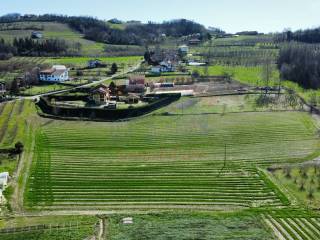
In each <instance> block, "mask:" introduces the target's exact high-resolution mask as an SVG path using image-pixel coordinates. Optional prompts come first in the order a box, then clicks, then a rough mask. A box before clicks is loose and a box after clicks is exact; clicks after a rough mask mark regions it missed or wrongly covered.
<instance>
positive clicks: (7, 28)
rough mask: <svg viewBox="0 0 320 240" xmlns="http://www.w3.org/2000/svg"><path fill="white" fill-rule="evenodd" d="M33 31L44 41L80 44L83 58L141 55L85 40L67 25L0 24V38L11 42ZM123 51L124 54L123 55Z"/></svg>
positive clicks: (42, 23) (139, 50) (127, 49)
mask: <svg viewBox="0 0 320 240" xmlns="http://www.w3.org/2000/svg"><path fill="white" fill-rule="evenodd" d="M33 31H40V32H42V33H43V38H44V39H56V38H57V39H61V40H65V41H67V43H69V44H71V45H74V44H78V43H80V44H81V52H80V54H81V55H84V56H107V55H130V50H132V51H133V52H134V55H136V53H140V54H141V55H142V54H143V50H141V49H140V47H138V46H113V45H110V44H104V43H98V42H95V41H91V40H87V39H85V38H84V34H81V33H80V32H78V31H76V30H74V29H71V28H70V27H69V25H68V24H64V23H57V22H27V21H26V22H13V23H0V38H3V39H4V40H6V41H8V42H12V41H13V40H14V38H25V37H30V36H31V33H32V32H33ZM124 51H125V53H124Z"/></svg>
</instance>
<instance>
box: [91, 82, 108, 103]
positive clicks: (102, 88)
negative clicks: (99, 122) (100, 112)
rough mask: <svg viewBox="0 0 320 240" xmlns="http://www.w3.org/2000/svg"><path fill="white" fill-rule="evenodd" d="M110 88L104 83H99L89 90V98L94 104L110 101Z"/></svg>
mask: <svg viewBox="0 0 320 240" xmlns="http://www.w3.org/2000/svg"><path fill="white" fill-rule="evenodd" d="M110 93H111V91H110V89H109V87H108V86H106V85H104V84H100V85H98V86H96V87H95V88H93V89H92V90H91V100H92V101H94V103H95V104H98V105H102V104H105V103H107V102H108V101H110V98H111V96H110Z"/></svg>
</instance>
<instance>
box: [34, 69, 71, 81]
mask: <svg viewBox="0 0 320 240" xmlns="http://www.w3.org/2000/svg"><path fill="white" fill-rule="evenodd" d="M39 80H40V81H46V82H64V81H67V80H69V70H68V69H67V68H66V66H63V65H54V66H52V68H50V69H46V70H43V71H41V72H40V74H39Z"/></svg>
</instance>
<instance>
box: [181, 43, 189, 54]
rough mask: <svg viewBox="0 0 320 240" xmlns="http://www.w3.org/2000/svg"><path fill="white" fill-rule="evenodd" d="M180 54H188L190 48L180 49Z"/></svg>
mask: <svg viewBox="0 0 320 240" xmlns="http://www.w3.org/2000/svg"><path fill="white" fill-rule="evenodd" d="M179 52H181V53H183V54H188V53H189V47H188V46H187V45H182V46H180V47H179Z"/></svg>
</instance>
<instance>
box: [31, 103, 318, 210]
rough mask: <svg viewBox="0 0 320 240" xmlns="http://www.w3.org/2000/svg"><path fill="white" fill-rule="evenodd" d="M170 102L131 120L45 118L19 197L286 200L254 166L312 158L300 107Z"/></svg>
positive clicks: (220, 202) (80, 203) (119, 203)
mask: <svg viewBox="0 0 320 240" xmlns="http://www.w3.org/2000/svg"><path fill="white" fill-rule="evenodd" d="M225 102H226V104H227V105H228V101H225ZM229 102H230V103H229V104H231V105H232V104H234V103H232V102H234V101H229ZM178 104H179V103H174V104H173V105H171V106H168V107H167V108H165V109H162V110H159V111H157V112H156V113H155V114H154V115H150V116H147V117H144V118H141V119H139V120H134V121H130V122H120V123H94V122H65V121H53V122H51V123H50V124H48V125H46V126H44V127H42V128H41V129H39V130H38V132H37V142H36V149H35V153H36V154H35V157H34V161H33V166H32V171H31V175H30V178H29V182H28V189H27V192H26V199H25V200H26V201H25V203H26V206H28V207H32V208H35V207H40V208H47V209H60V208H61V209H63V208H74V207H75V208H86V209H87V208H97V207H98V208H101V209H136V208H138V209H159V208H173V209H174V208H180V207H182V206H183V207H185V208H196V209H198V208H204V209H217V208H218V209H225V208H226V207H229V208H230V209H233V208H239V207H240V208H248V207H253V208H257V207H264V206H283V205H286V204H288V201H287V199H286V197H284V196H283V194H282V193H281V192H279V191H278V190H277V188H276V187H275V186H274V185H273V184H272V183H271V182H270V181H269V180H268V178H267V177H266V176H265V174H264V173H263V172H261V171H260V170H258V169H257V168H256V166H260V167H264V166H269V165H271V164H274V163H283V162H300V161H304V160H306V159H309V158H312V156H313V154H314V153H315V152H316V150H317V148H318V146H319V141H318V138H317V136H316V128H315V125H314V121H313V120H312V119H311V117H310V116H308V114H307V113H303V112H282V111H281V112H278V111H272V112H269V111H267V112H265V111H260V112H252V113H248V112H241V111H238V112H235V113H230V112H224V113H223V114H222V113H219V114H201V112H199V111H198V112H194V113H193V112H192V111H191V110H190V111H189V110H188V107H190V108H192V107H193V105H192V104H191V105H189V106H188V105H185V106H184V110H185V111H186V112H181V111H179V110H178V111H177V112H176V113H177V114H174V115H167V114H163V113H165V112H170V111H171V110H172V108H177V109H179V106H176V105H178ZM174 106H176V107H174ZM170 109H171V110H170ZM231 109H232V108H231ZM225 152H226V153H227V154H226V156H225ZM225 157H226V161H225V164H224V158H225Z"/></svg>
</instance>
